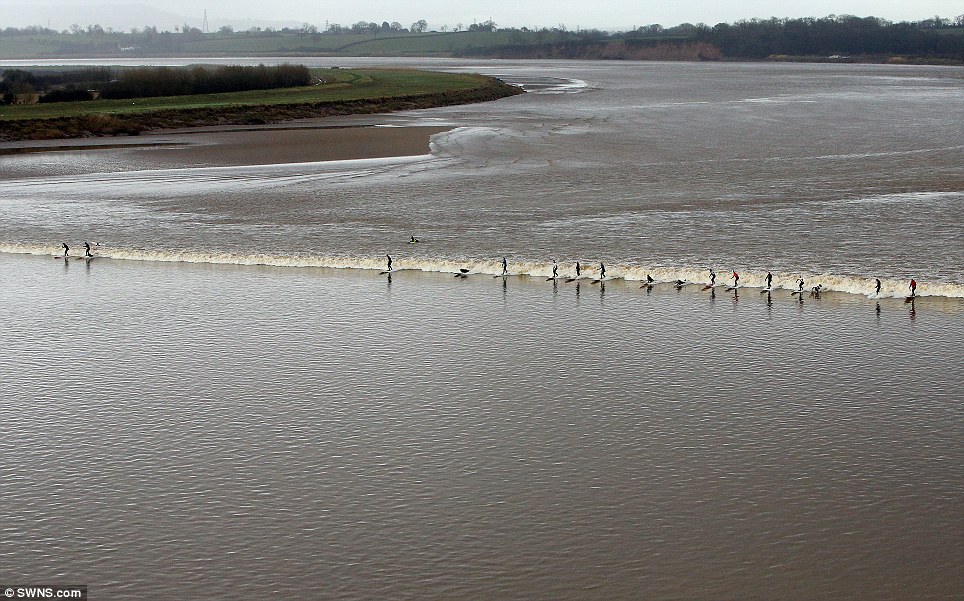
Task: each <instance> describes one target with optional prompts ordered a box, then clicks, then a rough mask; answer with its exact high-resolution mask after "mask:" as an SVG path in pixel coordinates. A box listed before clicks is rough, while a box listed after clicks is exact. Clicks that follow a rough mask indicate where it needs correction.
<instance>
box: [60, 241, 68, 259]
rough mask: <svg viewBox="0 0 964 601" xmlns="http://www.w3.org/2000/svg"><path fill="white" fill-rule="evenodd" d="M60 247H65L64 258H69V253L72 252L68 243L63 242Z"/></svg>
mask: <svg viewBox="0 0 964 601" xmlns="http://www.w3.org/2000/svg"><path fill="white" fill-rule="evenodd" d="M60 245H61V246H63V247H64V256H65V257H66V256H67V253H69V252H70V247H69V246H67V243H66V242H61V243H60Z"/></svg>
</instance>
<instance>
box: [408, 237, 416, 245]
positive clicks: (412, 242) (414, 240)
mask: <svg viewBox="0 0 964 601" xmlns="http://www.w3.org/2000/svg"><path fill="white" fill-rule="evenodd" d="M416 242H418V238H416V237H415V236H412V239H411V240H409V241H408V243H409V244H415V243H416Z"/></svg>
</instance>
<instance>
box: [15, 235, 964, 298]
mask: <svg viewBox="0 0 964 601" xmlns="http://www.w3.org/2000/svg"><path fill="white" fill-rule="evenodd" d="M75 251H76V249H75ZM61 252H62V251H61V248H60V247H53V246H42V245H36V244H21V243H0V253H10V254H29V255H45V256H58V255H60V254H61ZM93 252H94V255H95V256H97V257H104V258H110V259H117V260H127V261H158V262H169V263H170V262H180V263H209V264H221V265H265V266H273V267H319V268H321V267H323V268H333V269H365V270H378V271H383V270H385V269H386V267H387V259H386V257H385V256H379V257H357V256H312V255H280V254H279V255H274V254H242V253H230V252H220V253H219V252H202V251H186V250H146V249H134V248H115V247H109V246H102V245H97V246H94V248H93ZM72 256H76V257H79V256H81V255H80V253H78V252H75V254H74V255H72ZM393 267H394V269H395V270H412V271H425V272H437V273H460V272H461V270H468V272H469V273H473V274H489V275H494V276H497V275H500V274H501V273H502V260H501V257H499V258H494V259H481V260H480V259H468V258H467V259H459V258H436V257H414V258H413V257H404V258H403V257H395V258H393ZM605 267H606V276H607V277H608V278H618V279H624V280H628V281H638V282H645V281H646V280H647V276H650V277H652V278H653V279H654V280H656V282H657V283H660V284H671V283H674V282H676V281H678V280H682V281H684V282H686V283H689V284H706V283H708V282H709V270H708V269H707V268H705V267H694V266H663V265H631V264H623V263H612V264H608V263H607V264H606V265H605ZM556 268H557V275H558V276H559V277H560V278H562V279H569V278H575V277H576V262H575V261H568V260H567V261H560V262H559V263H557V264H556ZM580 268H581V269H580V275H581V276H582V277H583V278H586V279H590V278H598V277H599V276H600V273H601V269H600V263H599V262H580ZM552 269H553V263H552V262H551V261H525V260H523V261H519V260H512V261H509V265H508V271H509V273H510V274H513V275H527V276H533V277H549V276H551V275H552ZM766 274H767V272H766V271H757V270H747V271H741V272H740V286H741V287H745V288H760V289H762V288H764V287H765V285H766V280H765V278H766ZM801 277H802V278H803V279H804V289H805V290H810V289H811V288H812V287H814V286H817V285H820V286H821V290H822V291H823V292H845V293H848V294H855V295H861V296H867V297H869V298H902V297H905V296H907V295H908V294H909V292H910V290H909V288H908V283H909V282H908V280H903V279H900V280H898V279H894V278H881V279H880V280H881V292H880V294H879V295H878V294H876V292H875V287H876V282H875V278H874V277H872V276H854V275H840V274H830V273H807V272H800V273H778V272H774V273H773V284H772V288H773V289H786V290H796V289H797V288H798V284H797V281H798V279H799V278H801ZM732 282H733V279H732V272H730V271H717V275H716V283H717V285H728V284H731V283H732ZM917 296H922V297H927V296H933V297H944V298H962V299H964V284H961V283H954V282H933V281H919V282H918V288H917Z"/></svg>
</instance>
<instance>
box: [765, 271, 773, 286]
mask: <svg viewBox="0 0 964 601" xmlns="http://www.w3.org/2000/svg"><path fill="white" fill-rule="evenodd" d="M766 280H767V288H770V287H771V284H773V274H772V273H770V272H769V271H768V272H767V277H766Z"/></svg>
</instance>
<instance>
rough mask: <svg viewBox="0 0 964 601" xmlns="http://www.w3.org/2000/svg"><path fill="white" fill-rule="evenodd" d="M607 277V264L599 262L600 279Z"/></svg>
mask: <svg viewBox="0 0 964 601" xmlns="http://www.w3.org/2000/svg"><path fill="white" fill-rule="evenodd" d="M604 277H606V266H605V265H603V264H602V263H600V264H599V279H600V280H601V279H603V278H604Z"/></svg>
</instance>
